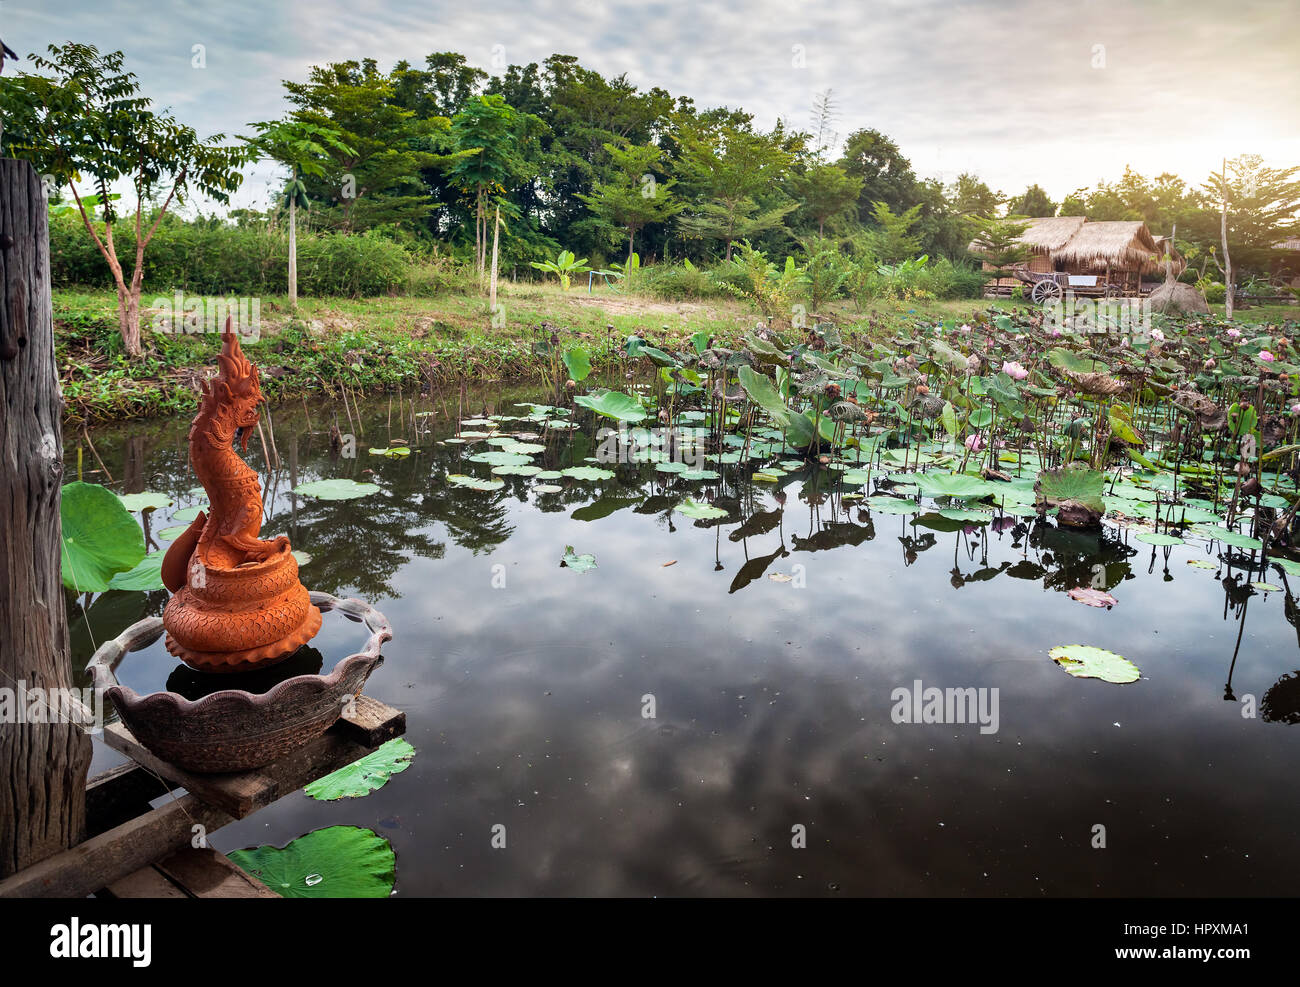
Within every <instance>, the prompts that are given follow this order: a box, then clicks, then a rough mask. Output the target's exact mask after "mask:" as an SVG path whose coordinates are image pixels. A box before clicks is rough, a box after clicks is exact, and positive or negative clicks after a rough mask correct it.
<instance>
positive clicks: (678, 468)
mask: <svg viewBox="0 0 1300 987" xmlns="http://www.w3.org/2000/svg"><path fill="white" fill-rule="evenodd" d="M655 469H656V470H657V471H659V472H660V473H685V472H686V471H687V470H689V469H690V467H689V466H688V465H686V463H683V462H680V461H678V460H673V461H671V462H667V463H655Z"/></svg>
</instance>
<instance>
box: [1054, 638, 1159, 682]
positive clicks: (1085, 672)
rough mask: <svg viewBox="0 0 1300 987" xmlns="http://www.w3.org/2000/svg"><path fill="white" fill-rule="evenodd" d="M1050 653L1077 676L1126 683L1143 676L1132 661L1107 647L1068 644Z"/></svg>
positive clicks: (1064, 667) (1059, 663) (1057, 661)
mask: <svg viewBox="0 0 1300 987" xmlns="http://www.w3.org/2000/svg"><path fill="white" fill-rule="evenodd" d="M1050 653H1051V656H1052V660H1053V661H1055V662H1056V663H1057V664H1058V665H1060V666H1061V667H1062V668H1063V669H1065V670H1066V671H1067V672H1069V673H1070V674H1071V675H1073V676H1074V677H1075V678H1080V679H1101V680H1102V681H1103V682H1114V683H1116V684H1117V685H1124V684H1125V683H1128V682H1136V681H1137V680H1138V679H1139V678H1141V676H1142V673H1141V672H1140V671H1139V670H1138V667H1137V666H1136V665H1134V664H1133V663H1132V662H1131V661H1129V660H1128V659H1127V658H1125V657H1123V656H1122V655H1117V654H1115V652H1113V651H1107V650H1106V649H1105V648H1094V647H1091V646H1089V645H1085V644H1066V645H1062V646H1061V647H1059V648H1053V649H1052V650H1051V652H1050Z"/></svg>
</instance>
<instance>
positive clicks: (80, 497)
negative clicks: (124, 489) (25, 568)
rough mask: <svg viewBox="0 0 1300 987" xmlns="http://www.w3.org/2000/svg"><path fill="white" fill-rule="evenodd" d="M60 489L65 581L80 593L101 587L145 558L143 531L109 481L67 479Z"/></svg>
mask: <svg viewBox="0 0 1300 987" xmlns="http://www.w3.org/2000/svg"><path fill="white" fill-rule="evenodd" d="M61 495H62V496H61V500H60V502H59V516H60V518H61V519H62V524H63V541H62V550H61V553H60V556H61V563H62V572H63V585H64V586H67V587H68V588H69V589H72V590H75V591H77V592H80V593H99V592H102V591H104V590H106V589H108V586H109V581H110V580H111V579H112V578H113V577H114V576H116V575H117V574H118V573H120V572H126V571H128V570H130V569H133V568H134V567H135V566H136V565H138V564H139V563H140V560H141V559H143V558H144V532H142V531H141V530H140V525H139V524H137V523H136V520H135V518H133V517H132V516H131V514H130V512H129V511H128V510H127V509H126V508H125V507H124V506H123V505H122V501H121V500H120V499H118V496H117V494H115V493H113V491H111V490H109V489H108V488H107V487H101V486H99V485H98V484H95V483H80V482H77V483H69V484H67V485H66V486H64V488H63V490H62V491H61Z"/></svg>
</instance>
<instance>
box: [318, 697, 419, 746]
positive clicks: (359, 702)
mask: <svg viewBox="0 0 1300 987" xmlns="http://www.w3.org/2000/svg"><path fill="white" fill-rule="evenodd" d="M335 728H336V729H338V730H339V731H341V732H343V733H345V734H347V735H348V736H350V737H351V738H352V739H353V740H355V741H356V742H357V743H358V744H364V745H365V746H366V747H378V746H380V745H381V744H383V743H384V742H385V741H389V740H392V739H393V738H394V737H400V736H401V735H402V734H404V733H406V713H405V712H404V711H403V710H400V709H394V708H393V707H392V706H389V705H388V704H387V703H381V702H380V701H379V700H378V699H372V698H371V697H370V696H358V697H357V699H356V701H355V702H354V703H352V705H351V707H349V709H348V710H347V712H345V713H344V714H343V716H342V718H341V719H340V720H339V722H338V723H337V724H336V726H335Z"/></svg>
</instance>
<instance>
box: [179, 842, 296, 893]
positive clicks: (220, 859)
mask: <svg viewBox="0 0 1300 987" xmlns="http://www.w3.org/2000/svg"><path fill="white" fill-rule="evenodd" d="M154 867H155V868H156V869H157V870H158V871H159V872H160V873H161V874H163V875H166V876H167V877H168V878H170V879H171V880H172V881H175V882H176V883H177V884H178V885H180V886H181V887H182V888H184V889H185V891H186V892H188V893H189V894H190V895H192V896H193V897H195V898H279V897H280V896H279V895H278V894H276V893H275V892H274V891H272V890H271V889H270V888H268V887H267V886H266V885H265V884H263V883H262V882H261V881H259V880H258V879H257V878H255V877H253V876H252V875H251V874H249V873H248V872H247V871H245V870H244V869H243V868H242V867H239V866H238V865H237V864H235V863H234V861H232V860H231V859H230V858H229V857H227V856H225V854H221V853H217V851H216V850H213V849H212V848H210V847H204V848H195V847H183V848H182V849H180V850H177V851H176V852H175V853H173V854H172V855H171V856H169V857H165V858H163V859H162V860H160V861H158V863H156V864H154Z"/></svg>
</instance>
